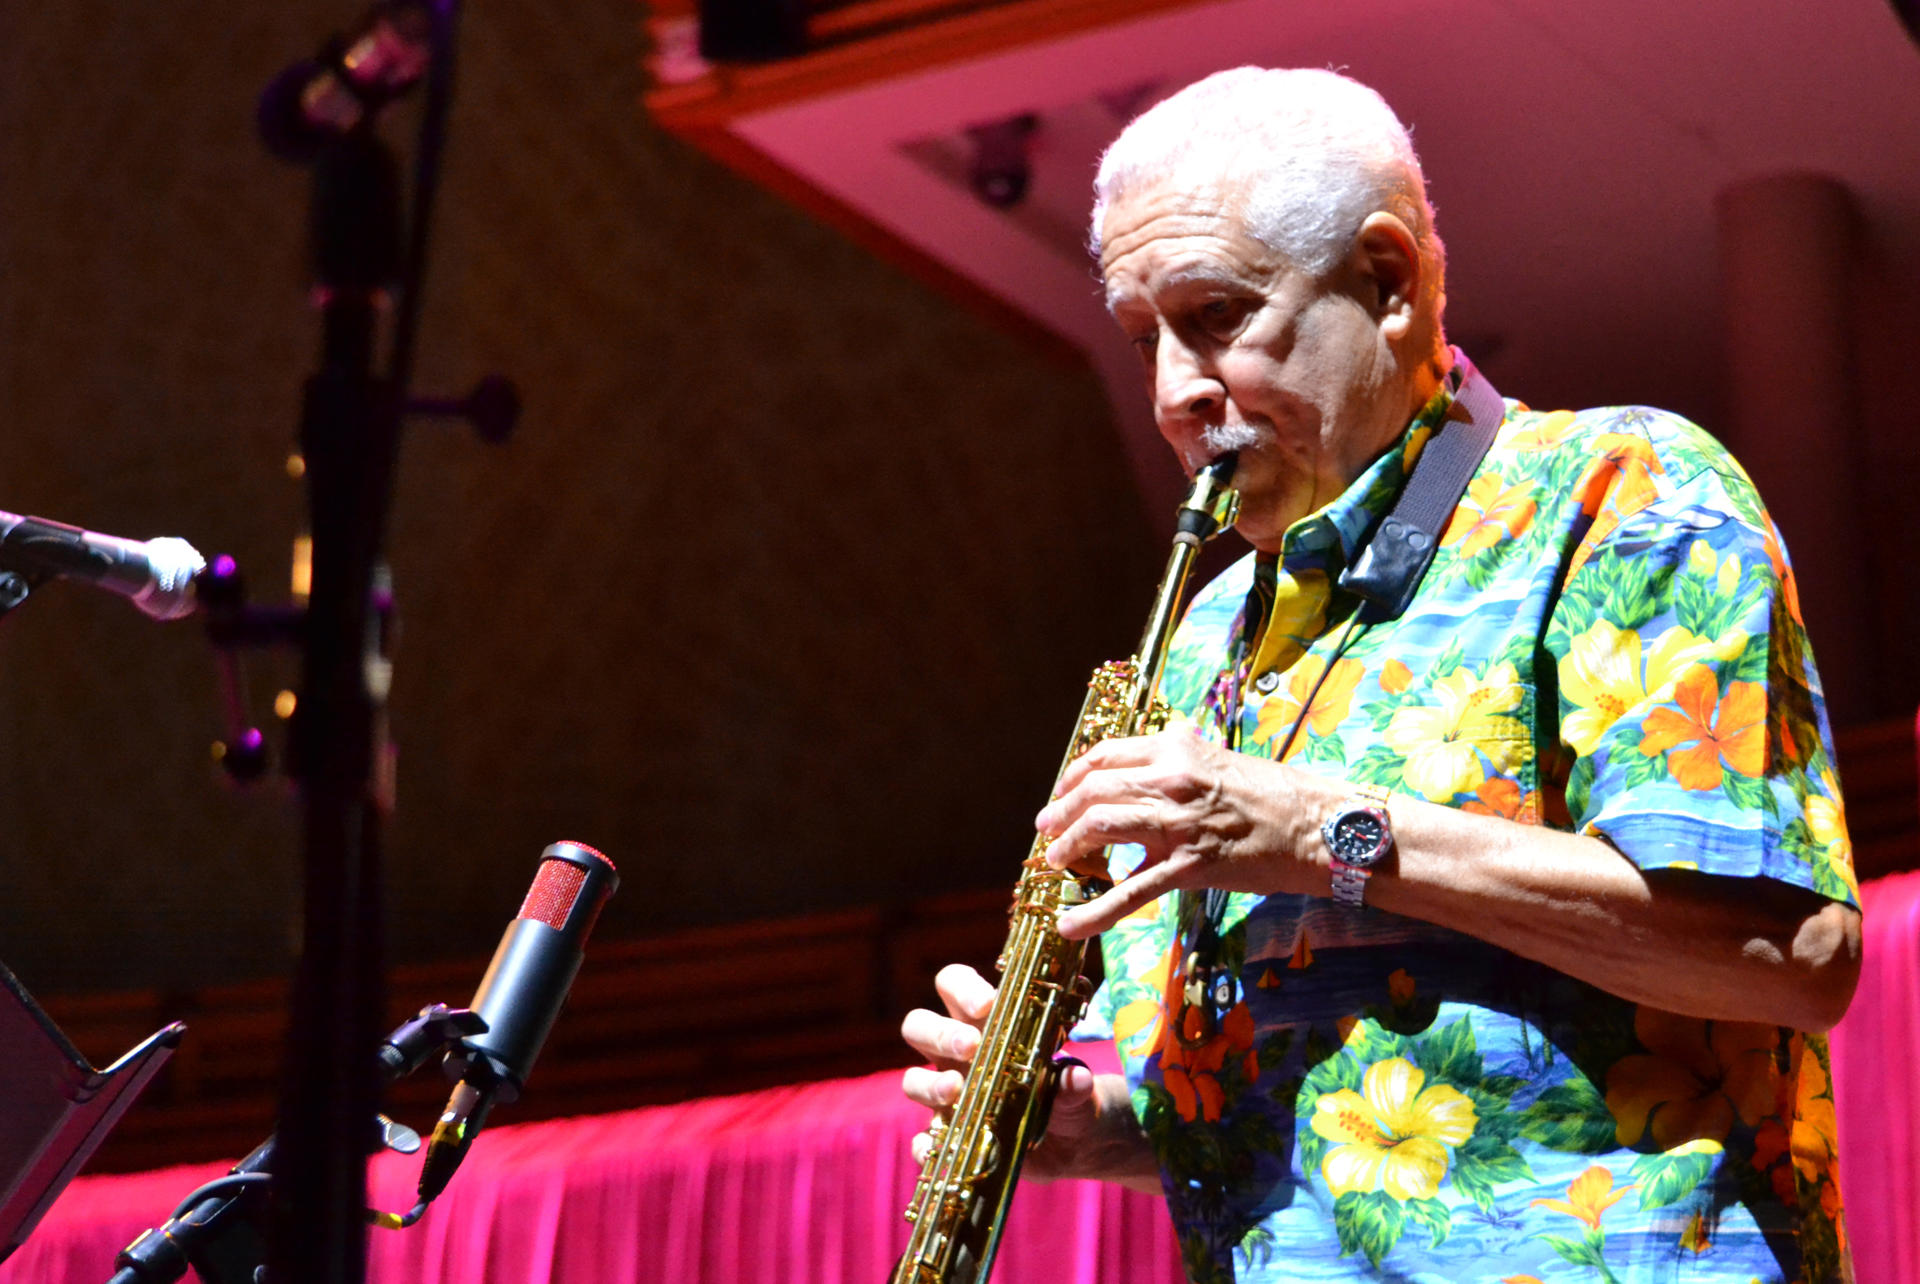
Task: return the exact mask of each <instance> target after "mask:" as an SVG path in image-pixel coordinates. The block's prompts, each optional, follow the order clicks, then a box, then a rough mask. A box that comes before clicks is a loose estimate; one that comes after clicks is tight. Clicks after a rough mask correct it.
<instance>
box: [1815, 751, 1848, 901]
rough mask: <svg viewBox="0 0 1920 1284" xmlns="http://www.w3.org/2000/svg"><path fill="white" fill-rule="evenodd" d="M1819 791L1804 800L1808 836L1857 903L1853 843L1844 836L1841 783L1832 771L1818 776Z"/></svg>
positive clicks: (1845, 830) (1844, 817) (1845, 832)
mask: <svg viewBox="0 0 1920 1284" xmlns="http://www.w3.org/2000/svg"><path fill="white" fill-rule="evenodd" d="M1820 788H1821V789H1822V790H1823V791H1824V792H1822V793H1817V794H1809V795H1808V796H1807V808H1806V812H1807V832H1808V833H1809V834H1811V835H1812V836H1813V841H1814V842H1815V843H1816V844H1817V845H1818V846H1819V847H1820V850H1821V852H1822V853H1823V854H1824V855H1825V856H1826V859H1827V863H1828V864H1829V865H1830V866H1831V867H1832V868H1833V871H1834V872H1835V873H1836V874H1838V875H1839V876H1840V878H1841V881H1843V882H1844V883H1845V884H1846V885H1847V890H1849V891H1851V892H1852V893H1853V898H1854V899H1855V900H1856V901H1857V900H1859V899H1860V880H1859V878H1858V877H1857V876H1855V874H1854V872H1853V840H1852V839H1851V838H1849V837H1848V836H1847V815H1846V811H1845V809H1844V808H1843V807H1842V806H1841V804H1840V782H1839V781H1837V780H1835V779H1834V778H1833V772H1832V771H1831V770H1826V771H1822V772H1821V773H1820Z"/></svg>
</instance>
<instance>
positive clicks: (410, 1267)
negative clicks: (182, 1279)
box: [0, 872, 1920, 1284]
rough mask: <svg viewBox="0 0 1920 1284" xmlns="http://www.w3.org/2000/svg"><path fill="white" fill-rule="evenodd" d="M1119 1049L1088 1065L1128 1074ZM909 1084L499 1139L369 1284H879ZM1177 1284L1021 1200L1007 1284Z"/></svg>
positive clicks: (12, 1274)
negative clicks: (804, 1283)
mask: <svg viewBox="0 0 1920 1284" xmlns="http://www.w3.org/2000/svg"><path fill="white" fill-rule="evenodd" d="M1862 895H1863V899H1864V901H1865V904H1866V936H1867V945H1866V951H1867V952H1866V964H1865V968H1864V970H1863V973H1862V977H1861V981H1860V990H1859V993H1858V995H1857V997H1856V998H1855V999H1854V1003H1853V1008H1852V1010H1851V1011H1850V1012H1849V1013H1848V1014H1847V1018H1846V1020H1845V1021H1843V1022H1841V1024H1840V1025H1839V1027H1838V1028H1837V1029H1835V1030H1834V1032H1833V1060H1834V1080H1835V1084H1834V1088H1835V1093H1834V1095H1835V1097H1836V1098H1837V1102H1838V1111H1839V1131H1840V1157H1841V1164H1840V1166H1841V1181H1842V1186H1843V1189H1844V1190H1845V1194H1846V1204H1847V1219H1848V1228H1849V1234H1850V1239H1851V1241H1852V1245H1853V1252H1854V1260H1855V1264H1856V1267H1857V1270H1858V1276H1859V1278H1860V1280H1861V1281H1862V1282H1863V1284H1920V1265H1917V1264H1920V872H1915V873H1910V874H1903V875H1898V876H1895V877H1892V878H1886V879H1881V880H1878V881H1877V882H1873V883H1869V884H1868V885H1867V886H1866V887H1865V888H1863V889H1862ZM1081 1051H1082V1055H1083V1056H1084V1055H1087V1052H1088V1051H1089V1050H1081ZM1101 1051H1104V1052H1105V1056H1104V1057H1100V1056H1087V1059H1088V1060H1089V1061H1091V1062H1095V1063H1096V1064H1099V1063H1100V1062H1102V1061H1105V1062H1107V1063H1109V1064H1110V1062H1111V1057H1112V1053H1111V1050H1110V1049H1103V1050H1101ZM898 1085H899V1075H898V1073H897V1072H887V1073H883V1074H877V1075H869V1076H867V1077H865V1078H861V1079H843V1080H834V1081H830V1082H826V1083H813V1084H804V1085H800V1086H796V1087H788V1088H776V1089H771V1090H769V1091H765V1092H756V1093H751V1094H749V1095H746V1096H738V1097H719V1098H713V1099H710V1100H705V1101H694V1102H689V1103H687V1104H685V1105H679V1106H665V1107H658V1108H654V1109H647V1110H633V1111H628V1112H626V1113H623V1114H615V1115H604V1116H598V1117H588V1118H580V1119H563V1120H559V1121H556V1122H552V1123H541V1124H529V1125H525V1126H521V1127H503V1128H498V1129H494V1130H491V1131H489V1132H487V1133H486V1134H484V1135H483V1136H482V1137H481V1138H480V1139H479V1140H478V1141H477V1142H475V1143H474V1149H473V1153H472V1155H471V1156H470V1157H469V1158H468V1160H467V1163H466V1166H465V1168H464V1169H463V1170H462V1171H461V1173H460V1175H459V1176H458V1177H457V1178H455V1180H454V1183H453V1185H452V1186H451V1187H450V1188H449V1189H448V1191H447V1193H446V1194H445V1195H444V1196H442V1197H441V1199H440V1201H439V1202H438V1203H437V1204H436V1205H435V1206H434V1207H433V1209H432V1210H431V1211H430V1212H429V1213H428V1214H427V1216H426V1218H425V1219H424V1220H423V1221H422V1222H421V1223H420V1224H419V1225H417V1226H415V1227H413V1228H412V1229H410V1230H407V1231H402V1232H398V1233H394V1232H387V1231H374V1232H372V1256H371V1270H370V1276H371V1278H372V1280H373V1281H375V1284H642V1282H650V1281H656V1280H657V1281H671V1282H672V1284H764V1282H765V1281H767V1280H788V1279H805V1280H808V1281H810V1282H812V1284H880V1282H881V1281H883V1280H885V1279H886V1278H887V1274H888V1271H889V1270H890V1269H891V1267H892V1264H893V1260H894V1257H895V1255H896V1254H897V1253H898V1251H899V1247H900V1244H901V1242H902V1240H903V1239H904V1238H905V1227H904V1224H903V1223H902V1222H901V1220H900V1210H901V1209H902V1208H904V1207H905V1206H906V1201H907V1198H908V1195H909V1192H910V1190H911V1187H912V1184H913V1177H914V1167H913V1164H912V1162H911V1160H910V1159H909V1158H908V1155H907V1142H908V1139H909V1138H910V1137H911V1136H912V1135H913V1134H914V1133H915V1132H916V1131H918V1130H919V1128H920V1126H921V1122H922V1114H921V1112H920V1111H919V1110H918V1109H916V1108H914V1107H913V1106H911V1105H909V1104H907V1102H906V1101H905V1100H904V1099H903V1098H902V1097H901V1096H900V1094H899V1087H898ZM538 1088H539V1084H538V1080H537V1079H536V1081H535V1083H534V1090H535V1091H538ZM222 1171H223V1167H222V1166H221V1165H203V1166H200V1167H194V1168H173V1169H166V1170H163V1171H160V1172H153V1173H138V1174H134V1175H130V1176H113V1177H83V1178H81V1179H80V1180H79V1181H76V1182H75V1183H74V1184H73V1185H72V1186H71V1187H70V1188H69V1189H68V1190H67V1192H66V1194H65V1195H63V1196H62V1197H61V1199H60V1201H59V1203H57V1204H56V1205H55V1206H54V1208H53V1211H52V1212H51V1213H49V1214H48V1216H47V1219H46V1220H45V1221H44V1222H43V1223H41V1225H40V1228H39V1229H38V1230H37V1231H36V1232H35V1233H34V1235H33V1237H32V1238H31V1239H29V1240H28V1241H27V1243H26V1245H25V1246H24V1247H22V1248H21V1249H20V1251H19V1252H17V1253H15V1254H14V1256H13V1257H12V1258H11V1259H9V1260H8V1261H7V1262H5V1263H3V1264H0V1284H103V1281H105V1280H106V1279H107V1278H108V1277H109V1276H110V1275H112V1273H113V1258H114V1254H115V1253H116V1252H117V1251H118V1250H119V1249H120V1248H122V1247H123V1246H125V1245H126V1244H127V1242H128V1241H129V1240H131V1239H132V1238H133V1237H134V1236H135V1235H136V1234H138V1233H139V1232H140V1231H141V1230H142V1229H144V1228H146V1227H147V1226H150V1225H153V1224H155V1223H157V1222H159V1221H161V1220H162V1219H164V1218H165V1217H166V1215H167V1212H168V1211H169V1210H170V1209H171V1208H172V1207H173V1205H174V1203H175V1202H176V1201H178V1199H179V1198H180V1197H181V1196H182V1195H184V1194H185V1193H186V1192H187V1191H188V1190H190V1189H191V1188H192V1187H193V1186H195V1185H197V1184H198V1183H200V1182H202V1181H205V1180H207V1179H209V1178H211V1177H214V1176H217V1175H218V1174H219V1173H220V1172H222ZM417 1173H418V1166H417V1162H416V1161H415V1160H414V1159H409V1158H406V1157H403V1156H399V1155H387V1156H383V1157H382V1158H381V1159H380V1160H378V1161H377V1162H376V1163H375V1165H374V1168H373V1173H372V1178H371V1181H372V1187H373V1191H374V1202H375V1204H376V1205H377V1206H378V1207H381V1208H386V1209H392V1210H394V1211H400V1210H403V1209H405V1208H407V1207H408V1206H409V1205H410V1204H411V1203H412V1202H413V1198H412V1189H413V1182H414V1180H415V1178H416V1176H417ZM1180 1278H1181V1275H1180V1270H1179V1265H1178V1253H1177V1251H1176V1248H1175V1245H1174V1242H1173V1233H1172V1230H1171V1228H1170V1227H1169V1225H1168V1223H1167V1217H1166V1213H1165V1210H1164V1208H1163V1207H1162V1205H1161V1203H1160V1201H1159V1199H1158V1198H1156V1197H1153V1196H1149V1195H1142V1194H1136V1193H1134V1192H1131V1191H1122V1190H1118V1189H1115V1188H1112V1187H1106V1186H1100V1185H1096V1184H1092V1183H1080V1182H1065V1183H1061V1184H1058V1185H1054V1186H1044V1187H1027V1188H1023V1189H1022V1191H1021V1193H1020V1196H1019V1198H1018V1199H1016V1200H1015V1201H1014V1209H1013V1215H1012V1218H1011V1220H1010V1222H1009V1225H1008V1229H1007V1236H1006V1240H1005V1242H1004V1245H1003V1247H1002V1250H1001V1257H1000V1262H999V1264H998V1266H997V1267H996V1268H995V1271H994V1284H1174V1282H1175V1281H1178V1280H1179V1279H1180Z"/></svg>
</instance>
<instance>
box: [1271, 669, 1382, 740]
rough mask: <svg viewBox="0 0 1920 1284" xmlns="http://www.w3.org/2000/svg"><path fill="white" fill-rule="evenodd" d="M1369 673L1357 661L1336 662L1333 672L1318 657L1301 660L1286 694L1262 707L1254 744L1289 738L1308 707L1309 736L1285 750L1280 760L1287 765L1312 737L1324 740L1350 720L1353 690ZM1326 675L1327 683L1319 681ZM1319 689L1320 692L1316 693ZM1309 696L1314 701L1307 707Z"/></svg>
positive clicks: (1297, 738) (1290, 679)
mask: <svg viewBox="0 0 1920 1284" xmlns="http://www.w3.org/2000/svg"><path fill="white" fill-rule="evenodd" d="M1366 671H1367V667H1366V666H1365V665H1364V664H1362V663H1360V661H1358V660H1335V661H1334V662H1333V668H1332V669H1331V670H1329V669H1327V665H1326V661H1324V660H1322V659H1320V657H1318V656H1308V657H1307V658H1306V659H1303V660H1301V661H1300V663H1298V664H1296V665H1294V666H1293V673H1292V675H1291V676H1290V677H1289V678H1288V679H1287V690H1286V694H1285V695H1283V696H1281V697H1280V698H1279V699H1277V700H1269V701H1267V702H1266V703H1265V704H1263V705H1261V706H1260V719H1259V721H1258V722H1257V723H1256V724H1255V725H1254V728H1253V738H1254V740H1256V741H1258V742H1259V743H1261V744H1265V743H1266V742H1267V741H1270V740H1273V739H1276V738H1277V737H1280V736H1284V735H1286V734H1287V733H1288V732H1290V731H1292V730H1293V724H1294V723H1295V722H1298V721H1301V715H1300V710H1301V707H1302V706H1303V705H1304V706H1306V718H1305V722H1306V728H1305V730H1306V732H1307V734H1306V735H1304V736H1295V737H1294V738H1293V743H1291V744H1289V745H1287V746H1286V751H1285V753H1283V754H1282V755H1281V758H1280V761H1282V762H1285V761H1286V760H1287V759H1288V758H1291V757H1293V756H1294V755H1295V754H1297V753H1299V752H1300V751H1301V750H1302V749H1305V748H1306V747H1307V741H1308V739H1309V738H1310V737H1312V736H1324V735H1326V734H1328V733H1329V732H1331V731H1332V730H1333V729H1334V728H1335V727H1337V726H1339V725H1340V724H1341V723H1342V722H1345V721H1346V720H1347V712H1348V710H1349V709H1350V708H1352V706H1353V692H1354V688H1355V687H1357V686H1359V685H1360V678H1361V676H1362V675H1363V674H1364V673H1366ZM1323 672H1324V673H1325V674H1326V680H1325V681H1324V682H1323V681H1321V677H1320V675H1321V674H1322V673H1323ZM1316 685H1318V687H1319V690H1318V691H1315V690H1314V687H1315V686H1316ZM1310 694H1311V696H1312V697H1313V699H1312V703H1311V704H1308V703H1307V697H1308V696H1309V695H1310Z"/></svg>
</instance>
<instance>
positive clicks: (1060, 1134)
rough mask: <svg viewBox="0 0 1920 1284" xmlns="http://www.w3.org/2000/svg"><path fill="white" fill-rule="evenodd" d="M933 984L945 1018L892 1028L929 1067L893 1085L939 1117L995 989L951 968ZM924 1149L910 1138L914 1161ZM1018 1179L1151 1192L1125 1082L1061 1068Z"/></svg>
mask: <svg viewBox="0 0 1920 1284" xmlns="http://www.w3.org/2000/svg"><path fill="white" fill-rule="evenodd" d="M933 984H934V989H935V990H937V991H938V992H939V995H940V1001H941V1002H942V1003H943V1004H945V1005H946V1009H947V1015H945V1016H941V1015H940V1014H939V1013H936V1012H929V1011H928V1010H927V1009H925V1008H915V1009H914V1010H913V1011H912V1012H909V1013H907V1017H906V1020H904V1021H902V1022H901V1023H900V1034H901V1036H902V1037H903V1038H905V1039H906V1041H907V1043H908V1044H909V1045H911V1046H912V1047H913V1049H914V1050H915V1051H917V1052H919V1053H920V1054H921V1055H922V1056H924V1057H926V1058H927V1059H928V1060H929V1061H931V1062H932V1063H933V1064H932V1066H931V1067H928V1066H915V1067H914V1068H913V1069H911V1070H908V1071H907V1072H906V1076H905V1077H904V1078H903V1079H902V1081H901V1085H900V1086H901V1090H902V1091H904V1092H905V1093H906V1094H907V1097H908V1098H909V1099H910V1100H912V1101H916V1102H918V1103H919V1104H921V1105H923V1106H925V1107H927V1108H928V1109H929V1110H933V1111H936V1112H938V1113H939V1114H941V1115H942V1116H945V1115H946V1114H947V1113H948V1112H949V1111H950V1110H951V1109H952V1107H953V1103H954V1102H955V1101H957V1100H958V1099H959V1096H960V1089H961V1086H962V1085H963V1084H965V1082H966V1069H967V1066H968V1064H969V1063H971V1062H972V1060H973V1054H974V1053H975V1052H976V1051H977V1050H978V1049H979V1047H980V1028H981V1027H982V1026H983V1025H985V1024H986V1020H987V1014H988V1013H989V1012H991V1011H992V1010H993V1001H994V997H995V995H996V993H997V991H996V990H995V989H994V987H993V985H992V983H991V982H989V981H988V980H987V979H986V978H985V977H983V976H981V975H980V974H979V973H978V972H976V971H974V970H973V969H972V968H970V967H966V966H964V965H962V964H958V963H955V964H950V965H949V966H947V967H944V968H942V969H940V974H939V975H938V976H937V977H935V978H934V983H933ZM932 1146H933V1138H932V1137H931V1136H930V1135H929V1134H927V1133H924V1132H923V1133H920V1134H919V1135H917V1136H915V1137H914V1139H913V1158H914V1162H915V1163H922V1164H924V1163H925V1162H926V1158H927V1152H928V1151H929V1150H930V1149H931V1148H932ZM1021 1173H1022V1175H1023V1176H1027V1177H1032V1178H1034V1179H1036V1180H1038V1181H1054V1180H1056V1179H1058V1178H1062V1177H1092V1178H1099V1179H1101V1180H1105V1181H1114V1182H1120V1183H1122V1184H1123V1185H1127V1186H1132V1187H1134V1188H1135V1189H1139V1190H1148V1191H1152V1192H1153V1193H1155V1194H1158V1193H1159V1192H1160V1175H1159V1168H1158V1165H1157V1164H1156V1163H1155V1161H1154V1157H1153V1151H1152V1149H1151V1148H1150V1146H1149V1145H1148V1143H1147V1137H1146V1133H1145V1132H1144V1131H1142V1130H1141V1128H1140V1123H1139V1121H1138V1120H1137V1119H1136V1118H1135V1117H1134V1114H1133V1107H1132V1105H1131V1103H1130V1101H1129V1099H1128V1092H1127V1081H1126V1079H1125V1078H1124V1077H1123V1076H1121V1075H1117V1074H1103V1075H1096V1074H1094V1073H1093V1072H1092V1071H1091V1070H1089V1069H1087V1068H1086V1067H1085V1066H1080V1065H1071V1066H1068V1067H1067V1068H1066V1070H1065V1071H1063V1072H1062V1074H1061V1076H1060V1082H1059V1085H1058V1087H1057V1088H1056V1090H1055V1095H1054V1099H1053V1111H1052V1113H1051V1114H1050V1115H1049V1116H1048V1120H1047V1131H1046V1135H1045V1136H1044V1137H1043V1138H1042V1139H1041V1141H1040V1144H1039V1145H1037V1146H1035V1147H1034V1148H1033V1149H1032V1150H1030V1151H1028V1152H1027V1158H1026V1162H1025V1164H1024V1165H1023V1166H1022V1168H1021Z"/></svg>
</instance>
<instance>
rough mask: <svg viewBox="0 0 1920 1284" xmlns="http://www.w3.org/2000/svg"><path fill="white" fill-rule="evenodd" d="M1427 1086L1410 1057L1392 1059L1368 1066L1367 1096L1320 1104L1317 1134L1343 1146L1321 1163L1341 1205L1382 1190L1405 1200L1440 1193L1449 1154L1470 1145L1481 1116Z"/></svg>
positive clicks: (1341, 1095)
mask: <svg viewBox="0 0 1920 1284" xmlns="http://www.w3.org/2000/svg"><path fill="white" fill-rule="evenodd" d="M1426 1079H1427V1076H1426V1072H1425V1071H1423V1070H1421V1069H1420V1068H1419V1067H1418V1066H1416V1065H1414V1064H1413V1063H1412V1062H1411V1061H1408V1060H1407V1059H1406V1058H1405V1057H1391V1058H1389V1059H1387V1060H1385V1061H1376V1062H1374V1063H1373V1064H1372V1065H1370V1066H1368V1067H1367V1073H1366V1076H1365V1078H1364V1079H1363V1080H1362V1081H1361V1091H1360V1092H1355V1091H1354V1090H1353V1089H1351V1088H1342V1089H1341V1090H1340V1091H1338V1092H1330V1093H1327V1094H1326V1095H1324V1096H1322V1097H1321V1098H1320V1100H1319V1101H1318V1102H1316V1103H1315V1104H1314V1109H1313V1130H1314V1132H1316V1133H1317V1134H1319V1135H1320V1136H1321V1137H1324V1138H1326V1139H1327V1140H1328V1141H1331V1142H1335V1143H1337V1144H1336V1145H1335V1146H1334V1148H1333V1149H1332V1150H1330V1151H1328V1152H1327V1157H1326V1158H1325V1159H1324V1160H1322V1161H1321V1164H1320V1175H1321V1176H1323V1177H1325V1178H1326V1179H1327V1188H1328V1189H1329V1190H1331V1191H1332V1192H1333V1194H1334V1196H1335V1197H1336V1198H1337V1197H1339V1196H1341V1195H1344V1194H1346V1193H1347V1192H1348V1191H1350V1190H1352V1191H1359V1192H1361V1193H1363V1194H1364V1193H1367V1192H1370V1191H1372V1190H1374V1189H1375V1188H1376V1187H1382V1188H1384V1189H1385V1190H1386V1192H1387V1193H1388V1194H1389V1195H1392V1196H1393V1197H1394V1198H1395V1199H1399V1200H1409V1199H1432V1198H1433V1196H1434V1195H1435V1193H1436V1192H1438V1191H1439V1189H1440V1183H1441V1182H1442V1181H1444V1180H1446V1176H1447V1166H1448V1164H1449V1163H1450V1162H1451V1160H1452V1152H1451V1151H1450V1150H1449V1149H1448V1147H1452V1146H1460V1145H1463V1144H1465V1142H1466V1140H1467V1138H1469V1137H1471V1136H1472V1135H1473V1129H1474V1126H1475V1125H1476V1124H1478V1123H1479V1117H1478V1116H1477V1115H1476V1114H1475V1113H1474V1109H1473V1102H1472V1101H1470V1100H1468V1099H1467V1097H1466V1096H1465V1095H1464V1094H1462V1093H1461V1092H1459V1091H1458V1090H1456V1089H1454V1088H1451V1087H1448V1086H1447V1085H1446V1084H1444V1083H1436V1084H1434V1085H1432V1086H1431V1087H1423V1086H1422V1085H1423V1084H1425V1083H1426Z"/></svg>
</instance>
